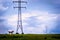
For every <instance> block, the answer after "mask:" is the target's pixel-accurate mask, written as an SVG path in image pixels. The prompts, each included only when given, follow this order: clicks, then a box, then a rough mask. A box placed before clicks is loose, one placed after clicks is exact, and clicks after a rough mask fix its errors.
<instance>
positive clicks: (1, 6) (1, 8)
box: [0, 4, 8, 11]
mask: <svg viewBox="0 0 60 40" xmlns="http://www.w3.org/2000/svg"><path fill="white" fill-rule="evenodd" d="M7 9H8V7H4V6H3V4H0V10H3V11H4V10H7Z"/></svg>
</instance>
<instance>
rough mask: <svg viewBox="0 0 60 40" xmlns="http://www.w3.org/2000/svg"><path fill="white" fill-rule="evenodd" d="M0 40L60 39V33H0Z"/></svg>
mask: <svg viewBox="0 0 60 40" xmlns="http://www.w3.org/2000/svg"><path fill="white" fill-rule="evenodd" d="M0 40H60V34H24V35H22V34H11V35H9V34H0Z"/></svg>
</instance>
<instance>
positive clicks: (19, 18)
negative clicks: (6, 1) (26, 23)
mask: <svg viewBox="0 0 60 40" xmlns="http://www.w3.org/2000/svg"><path fill="white" fill-rule="evenodd" d="M13 3H17V4H18V6H17V7H14V8H18V21H17V30H16V34H19V33H18V29H19V28H20V29H21V34H24V32H23V26H22V13H21V9H22V8H26V7H22V6H21V5H22V3H27V2H26V1H22V0H17V1H13Z"/></svg>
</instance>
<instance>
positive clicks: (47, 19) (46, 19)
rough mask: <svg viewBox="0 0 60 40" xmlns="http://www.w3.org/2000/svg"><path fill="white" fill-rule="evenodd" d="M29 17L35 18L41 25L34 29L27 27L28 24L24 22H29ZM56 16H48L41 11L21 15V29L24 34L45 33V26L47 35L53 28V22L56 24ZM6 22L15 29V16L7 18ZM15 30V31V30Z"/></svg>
mask: <svg viewBox="0 0 60 40" xmlns="http://www.w3.org/2000/svg"><path fill="white" fill-rule="evenodd" d="M30 17H35V18H36V21H37V23H41V24H39V25H37V26H36V27H33V26H31V27H30V26H27V25H29V23H27V22H25V21H29V19H30ZM56 18H57V15H55V14H48V12H43V11H41V12H40V11H32V12H31V13H23V14H22V19H23V28H24V32H25V33H41V34H43V33H46V26H47V28H48V33H49V32H50V31H51V30H53V29H54V28H55V25H54V24H55V22H56ZM7 20H8V21H7V22H8V24H9V25H12V26H14V27H15V28H16V25H17V15H16V14H15V15H11V16H9V17H7ZM15 30H16V29H15Z"/></svg>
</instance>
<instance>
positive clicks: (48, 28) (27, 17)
mask: <svg viewBox="0 0 60 40" xmlns="http://www.w3.org/2000/svg"><path fill="white" fill-rule="evenodd" d="M12 1H14V0H1V1H0V34H5V33H8V31H9V30H14V33H15V32H16V27H17V12H18V11H17V9H14V8H13V7H14V6H16V5H17V4H15V3H13V2H12ZM15 1H16V0H15ZM24 1H27V2H28V3H27V4H22V6H26V7H27V8H26V9H22V21H23V31H24V33H26V34H46V33H47V34H60V18H59V17H60V11H59V10H60V0H24ZM19 33H21V31H20V29H19Z"/></svg>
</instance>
